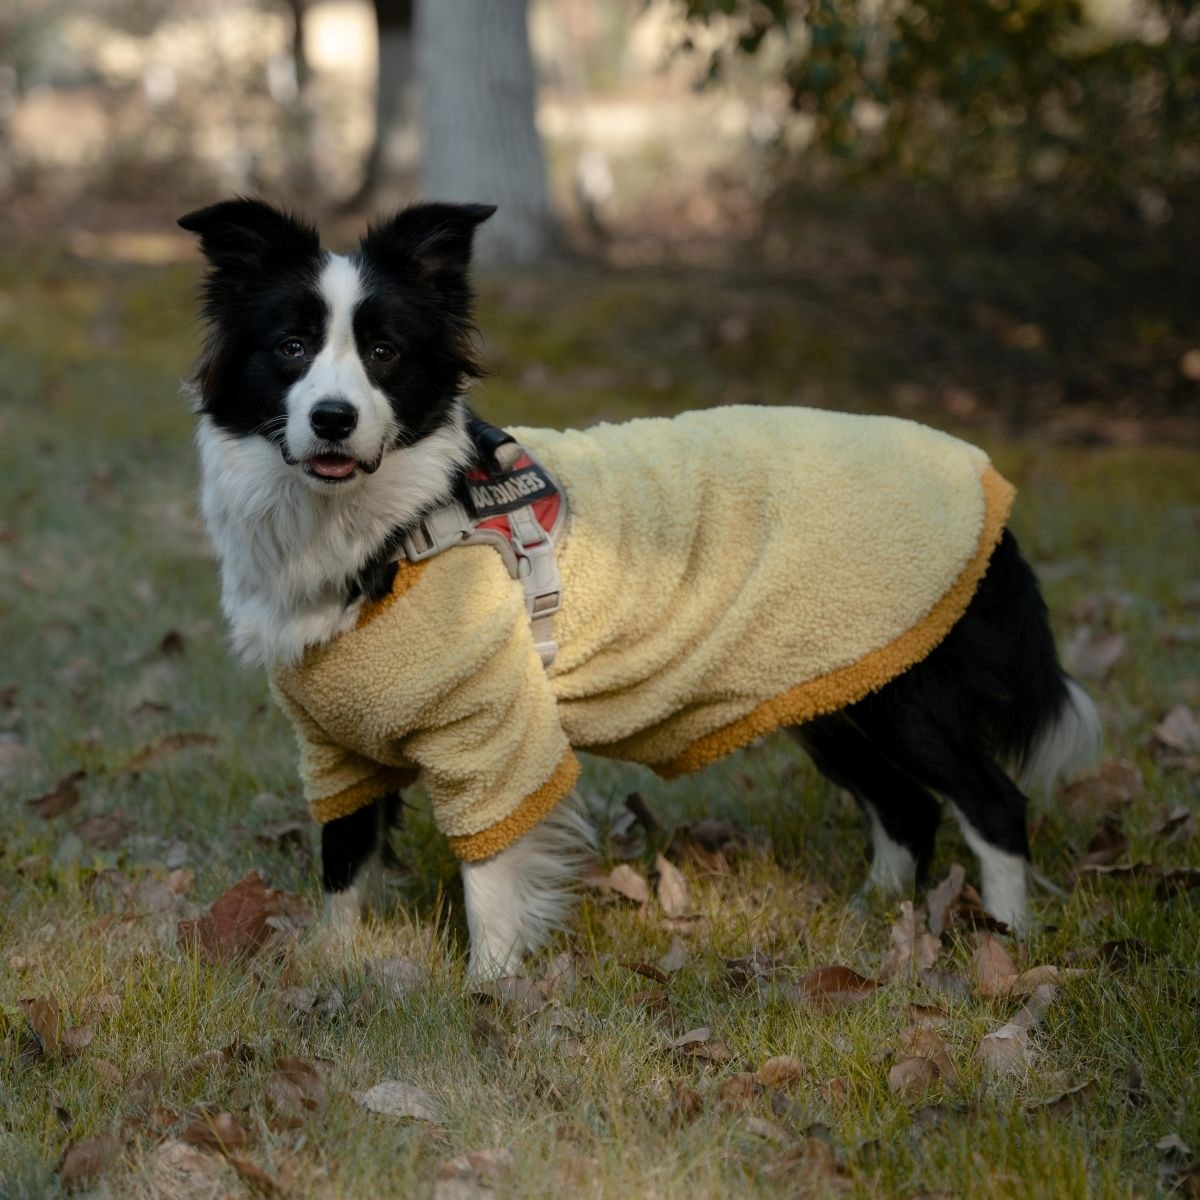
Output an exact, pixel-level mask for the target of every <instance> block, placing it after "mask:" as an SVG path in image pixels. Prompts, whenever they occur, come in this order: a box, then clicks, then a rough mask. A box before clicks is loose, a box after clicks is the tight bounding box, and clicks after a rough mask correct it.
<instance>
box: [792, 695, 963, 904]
mask: <svg viewBox="0 0 1200 1200" xmlns="http://www.w3.org/2000/svg"><path fill="white" fill-rule="evenodd" d="M851 711H853V710H851ZM789 732H790V733H791V734H792V736H793V737H794V738H795V739H796V740H797V741H798V742H799V743H800V745H801V746H803V747H804V749H805V750H807V751H808V753H809V755H810V757H811V758H812V760H813V762H814V763H815V764H816V767H817V769H818V770H819V771H820V772H821V774H822V775H824V776H825V777H826V778H827V779H830V780H832V781H833V782H834V783H836V784H837V785H838V786H839V787H844V788H845V789H846V790H847V791H849V792H850V793H851V794H852V795H853V796H854V798H855V800H856V801H857V802H858V804H859V807H860V808H862V810H863V812H864V813H865V814H866V817H867V820H868V821H869V822H870V826H871V873H870V876H869V881H868V882H869V883H870V884H871V885H872V886H873V887H876V888H878V889H879V890H880V891H883V892H886V893H887V894H889V895H897V894H901V893H904V892H907V891H910V890H911V889H912V886H913V884H914V883H916V882H924V879H925V876H926V873H927V871H928V869H929V863H930V859H931V858H932V857H933V843H934V836H935V834H936V832H937V827H938V822H939V821H940V819H941V809H940V807H939V805H938V802H937V800H936V799H935V798H934V796H932V795H931V794H930V792H929V790H928V789H927V788H925V787H923V786H922V785H921V784H920V783H918V782H917V780H916V779H914V778H913V777H912V776H911V775H909V774H907V773H906V772H905V771H903V770H902V769H901V768H900V767H898V766H896V765H895V763H893V762H892V761H890V760H889V759H888V758H886V757H885V756H884V755H883V754H882V752H881V751H880V748H879V746H878V745H877V744H876V743H874V742H873V741H872V740H871V739H870V738H868V737H867V735H866V734H865V733H864V732H863V731H862V729H861V728H859V726H858V725H857V724H856V723H855V721H854V720H853V719H852V717H851V716H850V715H848V714H847V713H835V714H833V715H832V716H828V717H818V718H817V719H816V720H814V721H809V722H808V723H807V724H804V725H798V726H795V727H793V728H792V729H790V730H789Z"/></svg>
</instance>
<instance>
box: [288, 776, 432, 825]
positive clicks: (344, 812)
mask: <svg viewBox="0 0 1200 1200" xmlns="http://www.w3.org/2000/svg"><path fill="white" fill-rule="evenodd" d="M416 778H417V773H416V771H413V770H409V769H407V768H404V767H384V768H382V769H381V770H380V771H377V772H376V773H375V774H374V775H372V776H371V778H370V779H364V780H363V781H362V782H361V783H356V784H353V785H352V786H351V787H348V788H343V789H342V790H341V791H340V792H336V793H335V794H334V795H332V796H325V797H324V798H322V799H320V800H311V801H309V805H308V811H309V812H310V813H312V816H313V820H314V821H316V822H317V824H318V825H328V824H329V822H330V821H336V820H338V819H339V818H341V817H348V816H350V814H351V813H356V812H358V810H359V809H360V808H366V806H367V805H368V804H370V803H371V802H372V801H375V800H378V799H379V798H380V797H381V796H386V795H387V794H388V793H389V792H398V791H399V790H400V789H401V788H406V787H408V786H409V785H410V784H412V783H413V781H414V780H415V779H416Z"/></svg>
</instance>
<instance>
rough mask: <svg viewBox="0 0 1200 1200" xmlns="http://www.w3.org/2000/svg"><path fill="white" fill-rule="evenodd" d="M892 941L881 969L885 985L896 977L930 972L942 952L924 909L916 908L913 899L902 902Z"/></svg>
mask: <svg viewBox="0 0 1200 1200" xmlns="http://www.w3.org/2000/svg"><path fill="white" fill-rule="evenodd" d="M891 940H892V944H891V946H890V947H888V950H887V953H886V954H885V955H884V956H883V962H882V963H881V964H880V967H879V978H880V980H881V981H883V982H887V981H888V980H889V979H895V978H896V976H897V975H906V974H907V975H911V974H913V973H914V972H915V971H928V970H931V969H932V968H933V965H934V963H936V962H937V960H938V955H939V954H940V953H941V950H942V946H941V943H940V942H939V941H938V939H937V938H936V937H934V936H933V934H931V933H929V932H928V931H927V930H926V928H925V910H924V909H923V908H916V909H914V908H913V904H912V901H911V900H902V901H901V902H900V916H899V918H898V919H897V920H896V922H895V923H894V924H893V925H892V929H891Z"/></svg>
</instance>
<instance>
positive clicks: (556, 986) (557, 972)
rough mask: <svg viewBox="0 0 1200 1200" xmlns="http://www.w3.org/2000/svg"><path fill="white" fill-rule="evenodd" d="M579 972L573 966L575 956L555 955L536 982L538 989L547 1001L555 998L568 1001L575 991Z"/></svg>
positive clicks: (568, 954)
mask: <svg viewBox="0 0 1200 1200" xmlns="http://www.w3.org/2000/svg"><path fill="white" fill-rule="evenodd" d="M578 977H579V971H578V969H577V968H576V966H575V956H574V955H573V954H570V953H568V952H566V951H564V952H563V953H562V954H556V955H555V956H554V957H553V958H552V959H551V960H550V961H549V962H548V963H547V964H546V969H545V970H544V971H543V972H542V976H541V978H540V979H539V980H538V981H537V985H538V989H539V990H540V991H541V993H542V995H543V996H545V997H546V998H547V999H548V1000H553V999H555V998H559V999H563V1000H569V999H570V998H571V995H572V994H573V993H574V991H575V984H576V981H577V980H578Z"/></svg>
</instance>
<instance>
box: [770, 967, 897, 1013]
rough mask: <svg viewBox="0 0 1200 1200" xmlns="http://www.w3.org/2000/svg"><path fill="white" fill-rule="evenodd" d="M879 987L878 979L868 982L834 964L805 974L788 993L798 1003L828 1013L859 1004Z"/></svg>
mask: <svg viewBox="0 0 1200 1200" xmlns="http://www.w3.org/2000/svg"><path fill="white" fill-rule="evenodd" d="M878 987H879V984H878V983H877V982H876V981H875V980H874V979H867V978H866V977H865V976H863V975H860V974H859V973H858V972H857V971H852V970H851V969H850V968H849V967H845V966H842V965H841V964H840V963H832V964H831V965H829V966H827V967H817V969H816V970H815V971H809V972H808V974H807V975H802V976H801V977H800V978H799V979H798V980H797V981H796V982H795V983H794V984H792V986H791V987H790V988H789V989H788V992H789V994H790V995H791V997H792V998H793V999H794V1000H798V1001H800V1002H802V1003H806V1004H810V1005H812V1006H813V1007H814V1008H818V1009H823V1010H828V1009H834V1008H846V1007H848V1006H849V1005H852V1004H859V1003H861V1002H862V1001H863V1000H866V999H867V997H868V996H870V995H871V993H872V992H874V991H875V990H876V989H877V988H878Z"/></svg>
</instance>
